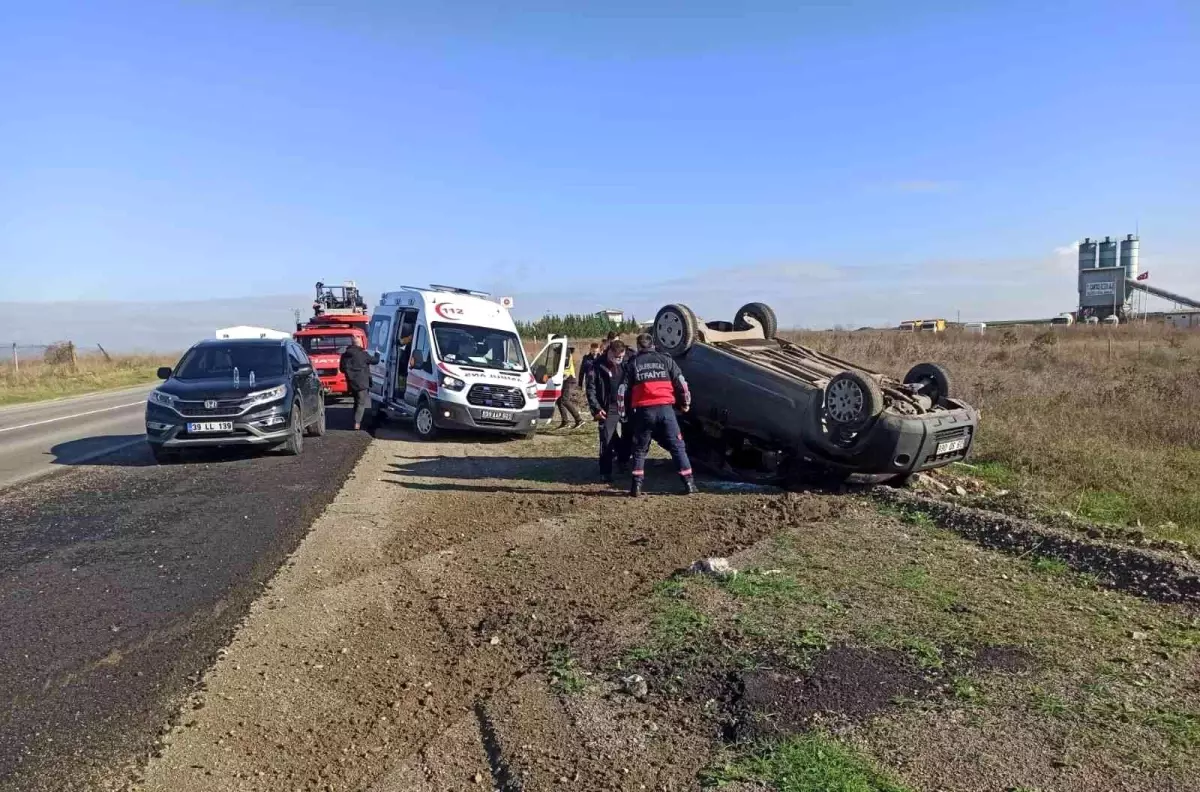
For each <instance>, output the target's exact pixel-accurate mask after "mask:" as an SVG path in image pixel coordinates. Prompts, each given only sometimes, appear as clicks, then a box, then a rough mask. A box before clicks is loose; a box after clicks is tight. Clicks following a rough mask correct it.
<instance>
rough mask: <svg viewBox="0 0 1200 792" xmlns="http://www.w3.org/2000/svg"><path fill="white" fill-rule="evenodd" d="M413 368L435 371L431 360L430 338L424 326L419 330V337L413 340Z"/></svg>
mask: <svg viewBox="0 0 1200 792" xmlns="http://www.w3.org/2000/svg"><path fill="white" fill-rule="evenodd" d="M411 368H415V369H420V370H421V371H433V361H431V360H430V359H429V336H428V335H427V334H426V333H425V327H424V326H423V325H422V326H421V327H418V328H417V335H416V337H415V338H414V339H413V351H412V364H411Z"/></svg>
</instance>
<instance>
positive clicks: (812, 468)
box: [651, 303, 979, 482]
mask: <svg viewBox="0 0 1200 792" xmlns="http://www.w3.org/2000/svg"><path fill="white" fill-rule="evenodd" d="M777 327H778V322H777V320H776V318H775V312H774V311H773V310H771V308H770V307H769V306H767V305H765V304H763V303H749V304H747V305H744V306H742V307H741V308H740V309H739V310H738V312H737V313H736V314H735V315H734V320H733V321H732V322H708V323H703V322H701V321H700V320H699V319H698V318H697V317H696V314H695V313H693V312H692V310H691V309H690V308H688V307H687V306H686V305H667V306H664V307H663V308H661V309H660V310H659V311H658V314H657V315H656V316H655V319H654V324H653V326H652V328H651V333H652V335H653V337H654V343H655V346H656V347H657V348H658V350H659V351H660V352H665V353H667V354H669V355H671V356H672V357H673V358H674V359H675V362H676V363H677V364H678V365H679V367H680V369H681V370H682V371H683V374H684V376H685V377H686V378H687V380H688V382H689V384H690V385H691V391H692V409H691V410H690V411H689V412H688V413H686V414H684V415H683V416H681V418H682V426H683V430H684V436H685V439H686V441H687V444H688V451H689V453H690V454H691V455H692V457H693V459H694V460H695V461H696V462H697V463H703V464H704V465H705V466H706V467H708V468H710V469H713V470H714V471H716V472H718V473H723V474H737V475H739V476H741V477H753V478H758V477H764V476H765V477H788V476H790V475H805V474H811V473H820V474H832V475H834V476H836V477H839V478H849V477H850V476H858V477H860V478H863V477H865V479H866V480H868V481H875V482H880V481H886V480H888V479H899V480H901V481H903V480H905V479H907V478H908V477H909V476H911V475H912V474H913V473H916V472H918V471H922V470H929V469H931V468H936V467H941V466H943V465H947V464H949V463H951V462H955V461H958V460H962V459H964V458H965V457H966V456H967V454H968V453H969V452H970V450H971V445H972V443H973V441H974V439H975V431H976V427H977V424H978V420H979V415H978V412H977V411H976V410H975V409H974V408H972V407H971V406H970V405H968V404H966V403H965V402H962V401H959V400H957V399H955V398H954V396H953V393H952V391H951V382H950V378H949V376H948V375H947V373H946V371H945V369H943V368H942V367H941V366H939V365H937V364H935V363H920V364H918V365H916V366H913V367H912V368H911V369H910V370H909V372H908V373H907V374H906V375H905V377H904V380H903V381H902V382H901V381H897V380H895V379H892V378H890V377H887V376H885V375H883V374H880V373H878V372H874V371H869V370H867V369H864V368H862V367H861V366H855V365H854V364H852V363H848V362H846V361H844V360H839V359H838V358H835V357H832V356H829V355H825V354H822V353H820V352H818V351H816V350H814V349H810V348H808V347H804V346H801V345H799V344H794V343H791V342H789V341H786V340H784V339H782V338H777V337H776V330H777Z"/></svg>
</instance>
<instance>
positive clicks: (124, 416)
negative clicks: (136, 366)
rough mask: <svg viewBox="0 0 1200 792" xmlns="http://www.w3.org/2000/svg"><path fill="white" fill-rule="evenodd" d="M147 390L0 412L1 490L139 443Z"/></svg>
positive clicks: (7, 409) (18, 406)
mask: <svg viewBox="0 0 1200 792" xmlns="http://www.w3.org/2000/svg"><path fill="white" fill-rule="evenodd" d="M152 387H153V386H152V385H139V386H137V387H136V388H126V389H124V390H118V391H106V392H104V393H94V394H92V395H90V396H79V397H76V398H71V399H57V400H55V401H48V402H37V403H34V404H20V405H16V406H14V407H2V408H0V490H2V489H4V488H5V487H7V486H10V485H13V484H17V483H19V482H22V481H28V480H30V479H33V478H36V477H37V476H41V475H45V474H46V473H50V472H53V471H54V470H56V469H58V468H56V466H61V465H77V464H81V463H83V462H86V461H87V460H88V459H91V458H94V457H96V456H99V455H102V454H106V453H109V452H111V451H113V450H116V449H119V448H122V447H127V446H132V445H134V444H136V443H138V442H140V441H141V440H142V439H143V437H144V436H145V428H146V427H145V424H144V422H143V415H144V412H145V406H146V394H147V393H149V392H150V389H151V388H152Z"/></svg>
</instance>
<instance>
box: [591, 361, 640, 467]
mask: <svg viewBox="0 0 1200 792" xmlns="http://www.w3.org/2000/svg"><path fill="white" fill-rule="evenodd" d="M624 357H625V344H624V342H622V341H619V340H618V341H613V342H612V343H611V344H609V345H608V348H607V350H606V351H605V353H604V355H603V356H602V357H599V358H597V359H596V360H595V361H594V362H593V364H592V367H591V370H590V373H589V375H588V377H587V400H588V409H590V410H591V411H592V417H593V418H595V419H596V426H597V427H598V429H599V433H600V475H602V476H603V477H604V480H605V481H608V482H611V481H612V478H613V460H614V459H616V462H617V467H618V468H619V469H620V470H622V471H624V470H625V469H626V468H627V467H628V466H629V455H630V453H631V451H632V445H633V444H632V438H631V435H630V433H629V431H630V430H629V425H628V424H626V425H624V426H622V425H621V412H622V410H621V402H620V398H621V397H620V395H619V391H620V386H621V379H622V377H623V376H624V373H625V367H624ZM618 432H619V433H618Z"/></svg>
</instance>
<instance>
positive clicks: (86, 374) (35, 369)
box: [0, 354, 178, 405]
mask: <svg viewBox="0 0 1200 792" xmlns="http://www.w3.org/2000/svg"><path fill="white" fill-rule="evenodd" d="M177 360H178V356H177V355H160V356H155V355H113V356H112V360H106V359H105V358H104V356H103V355H100V354H95V355H93V354H87V355H80V356H79V357H78V359H77V360H76V363H75V365H74V366H72V365H71V364H70V363H60V364H50V363H46V362H44V361H42V360H22V361H21V363H20V370H19V371H14V370H13V366H12V363H11V362H8V361H6V362H4V363H0V405H3V404H19V403H22V402H34V401H42V400H44V399H57V398H60V397H63V396H77V395H79V394H83V393H92V392H94V391H102V390H111V389H114V388H123V387H128V386H130V385H138V384H141V383H144V382H152V381H154V379H155V376H154V372H155V370H156V369H157V368H158V367H159V366H173V365H175V362H176V361H177Z"/></svg>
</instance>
